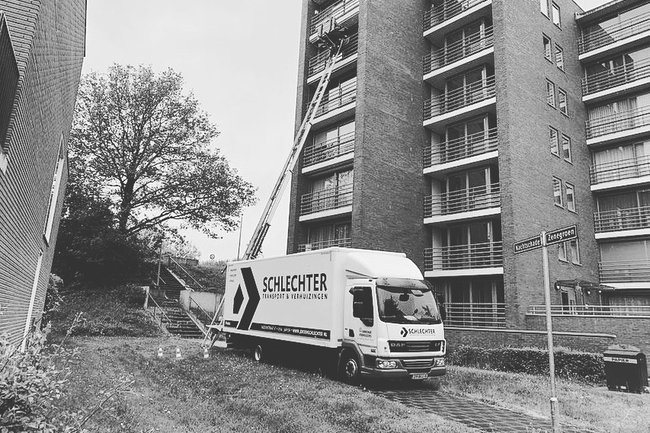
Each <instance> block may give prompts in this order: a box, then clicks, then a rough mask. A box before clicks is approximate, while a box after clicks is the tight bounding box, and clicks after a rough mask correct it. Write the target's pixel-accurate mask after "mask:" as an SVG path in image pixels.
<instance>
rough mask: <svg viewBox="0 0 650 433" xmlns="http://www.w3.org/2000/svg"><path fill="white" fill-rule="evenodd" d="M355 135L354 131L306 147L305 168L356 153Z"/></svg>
mask: <svg viewBox="0 0 650 433" xmlns="http://www.w3.org/2000/svg"><path fill="white" fill-rule="evenodd" d="M354 135H355V134H354V131H352V132H349V133H347V134H343V135H341V136H340V137H336V138H332V139H331V140H327V141H324V142H322V143H312V144H310V145H309V146H305V150H304V152H303V166H304V167H308V166H310V165H314V164H318V163H319V162H324V161H329V160H330V159H334V158H337V157H339V156H342V155H346V154H348V153H352V152H354Z"/></svg>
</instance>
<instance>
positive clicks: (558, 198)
mask: <svg viewBox="0 0 650 433" xmlns="http://www.w3.org/2000/svg"><path fill="white" fill-rule="evenodd" d="M553 201H554V203H555V206H559V207H564V203H563V202H562V181H561V180H560V179H558V178H557V177H554V178H553Z"/></svg>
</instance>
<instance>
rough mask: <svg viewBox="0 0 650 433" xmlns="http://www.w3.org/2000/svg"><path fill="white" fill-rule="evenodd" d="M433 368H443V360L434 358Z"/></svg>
mask: <svg viewBox="0 0 650 433" xmlns="http://www.w3.org/2000/svg"><path fill="white" fill-rule="evenodd" d="M433 366H434V367H444V366H445V358H434V359H433Z"/></svg>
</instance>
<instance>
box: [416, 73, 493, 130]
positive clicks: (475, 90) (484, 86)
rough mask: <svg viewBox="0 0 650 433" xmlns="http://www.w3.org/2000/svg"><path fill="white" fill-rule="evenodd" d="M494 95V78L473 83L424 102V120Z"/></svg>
mask: <svg viewBox="0 0 650 433" xmlns="http://www.w3.org/2000/svg"><path fill="white" fill-rule="evenodd" d="M495 94H496V88H495V85H494V76H491V77H488V78H487V79H486V80H480V81H475V82H473V83H470V84H468V85H466V86H464V87H461V88H460V89H455V90H452V91H450V92H447V93H446V94H444V95H439V96H437V97H435V98H432V99H427V100H426V101H424V120H429V119H431V118H432V117H434V116H439V115H441V114H445V113H449V112H451V111H454V110H458V109H461V108H463V107H467V106H468V105H472V104H476V103H478V102H481V101H484V100H486V99H489V98H492V97H494V95H495Z"/></svg>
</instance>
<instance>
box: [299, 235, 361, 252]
mask: <svg viewBox="0 0 650 433" xmlns="http://www.w3.org/2000/svg"><path fill="white" fill-rule="evenodd" d="M351 245H352V239H350V238H342V239H330V240H327V241H319V242H310V243H308V244H301V245H298V252H299V253H302V252H304V251H313V250H322V249H324V248H331V247H350V246H351Z"/></svg>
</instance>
